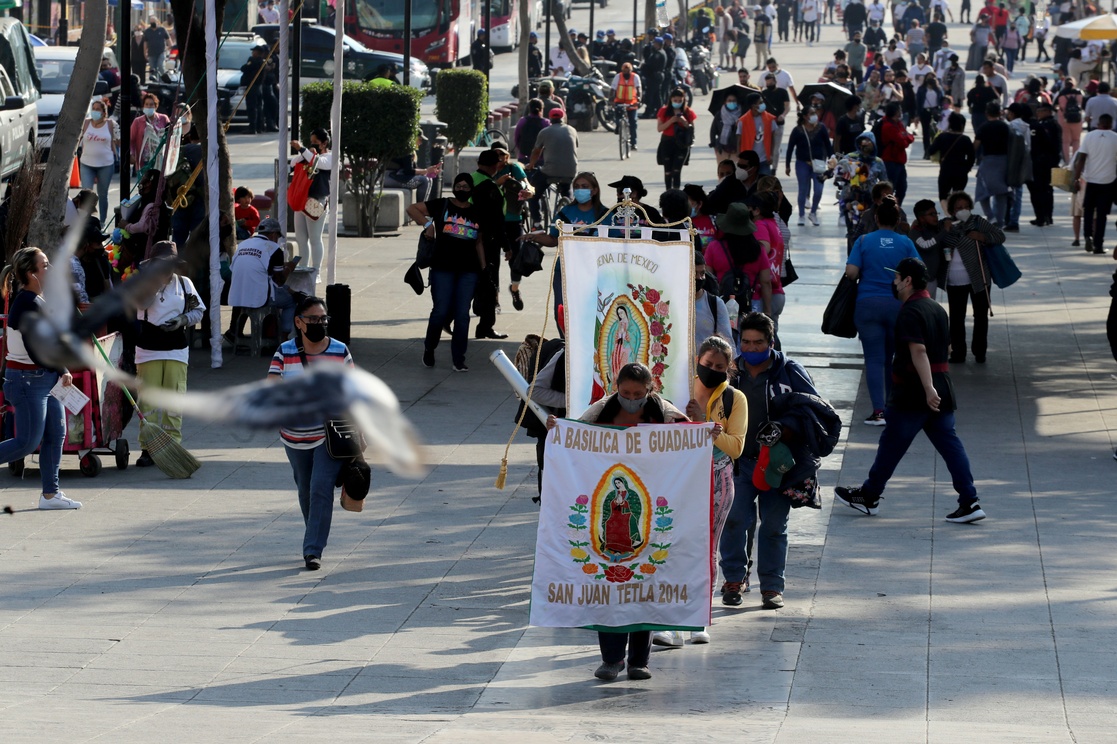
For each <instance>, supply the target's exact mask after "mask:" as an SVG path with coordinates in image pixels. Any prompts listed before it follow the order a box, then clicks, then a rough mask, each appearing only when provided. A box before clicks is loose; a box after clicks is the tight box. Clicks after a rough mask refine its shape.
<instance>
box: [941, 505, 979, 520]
mask: <svg viewBox="0 0 1117 744" xmlns="http://www.w3.org/2000/svg"><path fill="white" fill-rule="evenodd" d="M982 519H985V512H983V511H982V510H981V504H979V503H977V502H976V501H971V502H970V503H968V504H966V505H964V506H959V507H958V508H957V509H955V510H954V511H952V512H950V513H949V514H947V515H946V521H947V522H954V523H955V524H969V523H970V522H978V521H981V520H982Z"/></svg>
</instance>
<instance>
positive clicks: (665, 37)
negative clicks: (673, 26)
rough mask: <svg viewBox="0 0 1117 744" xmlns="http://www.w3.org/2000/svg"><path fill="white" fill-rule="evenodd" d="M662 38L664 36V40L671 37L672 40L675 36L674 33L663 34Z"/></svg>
mask: <svg viewBox="0 0 1117 744" xmlns="http://www.w3.org/2000/svg"><path fill="white" fill-rule="evenodd" d="M663 38H664V40H667V39H671V40H672V41H674V39H675V36H674V34H664V35H663Z"/></svg>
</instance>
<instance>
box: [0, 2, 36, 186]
mask: <svg viewBox="0 0 1117 744" xmlns="http://www.w3.org/2000/svg"><path fill="white" fill-rule="evenodd" d="M39 95H40V94H39V76H38V72H36V70H35V56H34V54H33V52H32V51H31V40H30V37H29V34H28V33H27V29H26V28H25V27H24V25H23V24H22V23H20V22H19V20H17V19H15V18H0V100H2V101H3V105H2V107H0V179H6V178H9V177H11V176H13V175H15V172H16V171H17V170H19V167H20V165H21V164H22V163H23V161H24V159H25V158H26V157H27V154H28V153H29V152H31V150H32V149H33V148H34V146H35V131H36V129H37V126H38V101H39Z"/></svg>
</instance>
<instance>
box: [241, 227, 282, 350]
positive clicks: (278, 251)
mask: <svg viewBox="0 0 1117 744" xmlns="http://www.w3.org/2000/svg"><path fill="white" fill-rule="evenodd" d="M283 234H284V231H283V228H282V227H281V226H280V224H279V220H277V219H275V218H273V217H266V218H264V219H263V220H261V221H260V226H259V227H257V228H256V234H255V235H253V236H252V237H251V238H249V239H248V240H244V241H241V243H240V245H238V246H237V252H236V253H235V254H234V255H233V262H232V264H230V266H229V270H230V271H232V273H233V277H232V279H230V281H229V305H230V306H231V307H233V308H234V312H233V313H232V318H231V321H232V322H231V323H230V326H229V330H228V331H226V332H225V340H226V341H228V342H229V343H230V344H234V343H235V342H236V337H237V335H239V334H240V332H241V330H242V329H243V328H244V324H245V323H246V322H247V321H248V316H247V315H244V314H241V313H239V312H237V311H236V309H237V308H258V307H264V306H266V305H271V306H274V307H276V308H277V309H278V310H279V335H280V337H281V339H280V340H285V339H286V338H287V336H288V335H289V334H290V333H291V331H293V330H294V328H295V298H294V297H293V296H292V295H291V292H290V291H289V290H288V289H287V288H286V287H285V286H283V284H284V283H285V282H286V281H287V277H288V275H289V274H290V273H291V271H292V270H293V269H294V268H295V262H291V263H288V264H285V263H284V262H283V259H284V254H283V249H282V248H281V247H280V246H279V238H280V236H281V235H283Z"/></svg>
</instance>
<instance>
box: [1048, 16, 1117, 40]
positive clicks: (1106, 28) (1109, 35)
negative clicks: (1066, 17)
mask: <svg viewBox="0 0 1117 744" xmlns="http://www.w3.org/2000/svg"><path fill="white" fill-rule="evenodd" d="M1055 35H1056V36H1058V37H1060V38H1063V39H1082V40H1084V41H1094V40H1098V39H1117V15H1114V14H1113V13H1103V14H1102V15H1098V16H1093V17H1092V18H1083V19H1082V20H1080V21H1074V22H1073V23H1064V24H1063V25H1062V26H1057V27H1056V28H1055Z"/></svg>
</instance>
